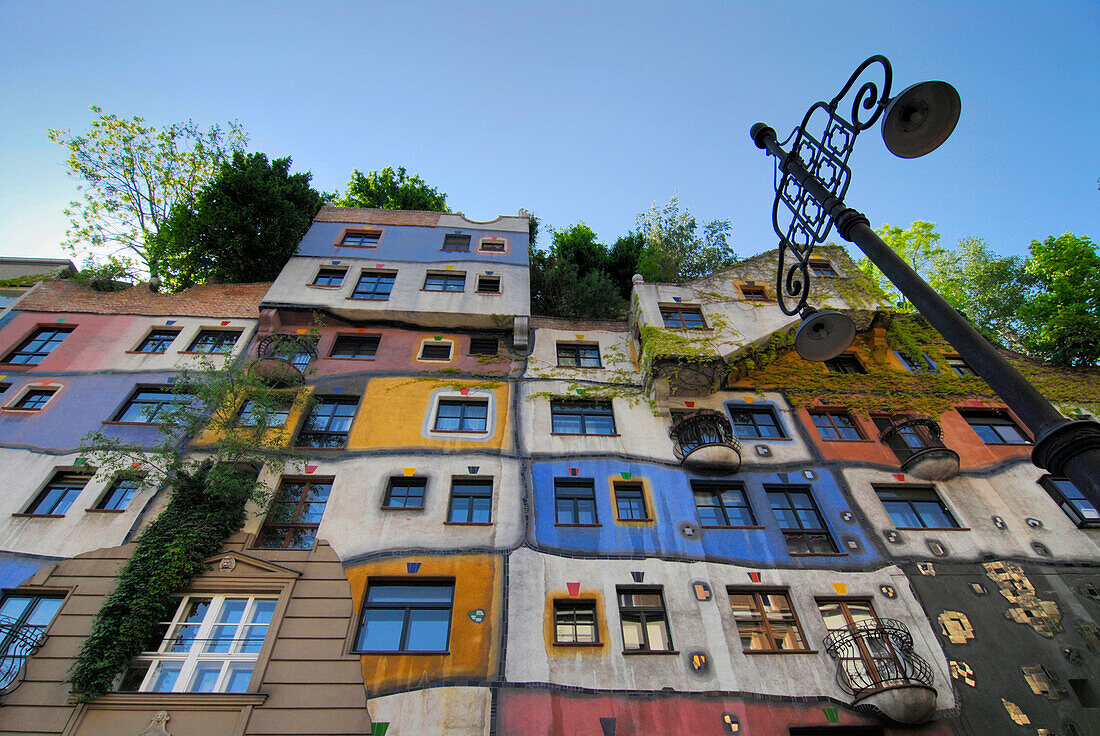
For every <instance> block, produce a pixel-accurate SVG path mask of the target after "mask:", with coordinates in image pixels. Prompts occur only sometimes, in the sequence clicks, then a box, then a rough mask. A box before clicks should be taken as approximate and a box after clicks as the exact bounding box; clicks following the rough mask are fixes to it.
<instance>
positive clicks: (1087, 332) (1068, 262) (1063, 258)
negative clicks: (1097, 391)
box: [1020, 233, 1100, 367]
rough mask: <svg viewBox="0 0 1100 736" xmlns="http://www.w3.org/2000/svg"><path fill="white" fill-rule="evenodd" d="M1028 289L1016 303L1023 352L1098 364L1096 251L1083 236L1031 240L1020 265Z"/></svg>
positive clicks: (1099, 262)
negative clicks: (1023, 328)
mask: <svg viewBox="0 0 1100 736" xmlns="http://www.w3.org/2000/svg"><path fill="white" fill-rule="evenodd" d="M1024 269H1025V271H1026V274H1027V276H1028V277H1030V278H1031V279H1034V283H1035V288H1034V292H1033V293H1031V294H1029V295H1028V298H1027V299H1026V300H1025V301H1024V303H1023V304H1022V305H1021V307H1020V314H1021V320H1022V321H1023V323H1024V325H1025V326H1026V332H1025V334H1024V336H1023V343H1024V346H1025V348H1026V349H1027V351H1028V352H1029V353H1030V354H1032V355H1034V356H1036V357H1040V358H1043V359H1045V360H1049V361H1051V362H1053V363H1055V364H1057V365H1064V366H1078V367H1083V366H1096V365H1100V253H1097V246H1096V243H1093V242H1092V240H1090V239H1089V238H1088V237H1083V236H1077V235H1074V234H1073V233H1066V234H1064V235H1061V236H1059V237H1057V238H1056V237H1054V236H1051V237H1048V238H1047V239H1046V240H1044V241H1042V242H1040V241H1038V240H1033V241H1032V242H1031V247H1030V249H1029V255H1028V259H1027V262H1026V264H1025V266H1024Z"/></svg>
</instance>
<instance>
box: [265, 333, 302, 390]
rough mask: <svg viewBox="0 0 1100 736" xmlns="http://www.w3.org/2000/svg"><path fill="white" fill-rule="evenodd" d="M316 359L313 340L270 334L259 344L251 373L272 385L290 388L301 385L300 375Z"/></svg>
mask: <svg viewBox="0 0 1100 736" xmlns="http://www.w3.org/2000/svg"><path fill="white" fill-rule="evenodd" d="M316 357H317V344H316V342H315V341H314V340H311V339H309V338H304V337H302V336H300V335H289V334H285V333H273V334H270V335H268V336H267V337H265V338H264V339H263V340H261V341H260V344H259V346H258V347H257V349H256V361H255V362H254V363H253V364H252V370H253V371H255V372H256V373H257V374H258V375H260V376H262V377H263V378H265V379H266V380H267V381H268V382H269V383H270V384H272V385H275V386H290V385H296V384H299V383H301V382H302V380H303V376H302V374H303V373H304V372H305V369H306V367H307V366H308V365H309V363H310V361H311V360H313V359H314V358H316Z"/></svg>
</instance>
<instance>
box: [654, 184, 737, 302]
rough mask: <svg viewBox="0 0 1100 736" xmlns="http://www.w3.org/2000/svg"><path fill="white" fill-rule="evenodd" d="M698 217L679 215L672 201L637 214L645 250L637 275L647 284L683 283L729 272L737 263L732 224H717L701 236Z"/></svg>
mask: <svg viewBox="0 0 1100 736" xmlns="http://www.w3.org/2000/svg"><path fill="white" fill-rule="evenodd" d="M698 229H699V227H698V223H697V222H696V220H695V216H694V215H692V214H691V213H690V212H689V211H688V210H687V209H684V210H683V211H682V212H681V211H680V200H679V199H678V198H677V197H672V199H670V200H669V201H668V203H667V204H665V205H664V206H661V207H658V206H657V204H656V203H654V204H653V205H652V206H650V208H649V210H647V211H646V212H641V213H639V214H638V232H640V233H641V234H642V236H643V237H644V238H645V246H644V248H643V249H642V252H641V253H640V255H639V258H638V273H640V274H641V275H642V276H643V277H644V278H645V280H646V281H656V282H671V283H680V282H684V281H691V280H692V279H697V278H700V277H701V276H706V275H707V274H711V273H714V272H715V271H720V270H721V269H723V268H728V267H730V266H732V265H733V264H734V263H736V262H737V256H736V255H735V254H734V252H733V250H732V249H731V248H730V245H729V242H728V240H729V235H730V232H731V230H732V228H731V226H730V222H729V220H714V221H712V222H708V223H707V224H706V225H704V226H703V233H702V235H700V234H699V233H698Z"/></svg>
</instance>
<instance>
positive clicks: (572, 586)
mask: <svg viewBox="0 0 1100 736" xmlns="http://www.w3.org/2000/svg"><path fill="white" fill-rule="evenodd" d="M565 589H566V590H568V591H569V596H570V597H571V598H576V597H577V596H578V595H580V594H581V584H580V583H579V582H576V583H566V584H565Z"/></svg>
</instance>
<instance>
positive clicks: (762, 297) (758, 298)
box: [738, 284, 768, 302]
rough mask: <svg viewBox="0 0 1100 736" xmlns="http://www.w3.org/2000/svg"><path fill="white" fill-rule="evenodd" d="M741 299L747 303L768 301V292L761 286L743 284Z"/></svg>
mask: <svg viewBox="0 0 1100 736" xmlns="http://www.w3.org/2000/svg"><path fill="white" fill-rule="evenodd" d="M738 288H739V289H740V290H741V298H742V299H744V300H745V301H747V302H766V301H768V291H767V289H765V288H764V287H763V286H762V285H760V284H741V285H740V286H739V287H738Z"/></svg>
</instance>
